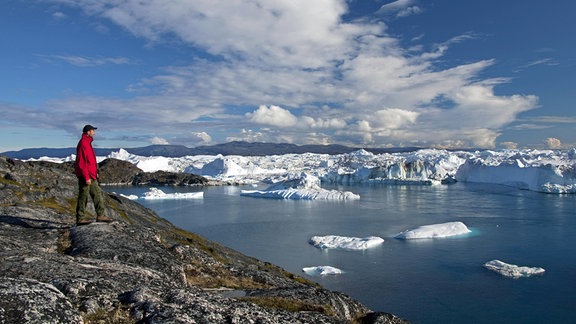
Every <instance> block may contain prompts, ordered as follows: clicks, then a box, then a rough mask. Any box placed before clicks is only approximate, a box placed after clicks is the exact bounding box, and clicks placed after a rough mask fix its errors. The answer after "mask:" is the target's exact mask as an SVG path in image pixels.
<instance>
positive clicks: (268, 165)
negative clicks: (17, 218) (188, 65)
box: [42, 148, 576, 193]
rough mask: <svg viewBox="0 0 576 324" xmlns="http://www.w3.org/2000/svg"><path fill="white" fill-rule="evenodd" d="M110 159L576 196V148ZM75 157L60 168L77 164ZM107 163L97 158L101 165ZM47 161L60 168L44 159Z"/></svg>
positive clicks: (238, 176) (258, 174)
mask: <svg viewBox="0 0 576 324" xmlns="http://www.w3.org/2000/svg"><path fill="white" fill-rule="evenodd" d="M107 157H110V158H117V159H120V160H125V161H129V162H131V163H133V164H134V165H136V166H138V167H139V168H140V169H142V170H143V171H146V172H153V171H159V170H161V171H170V172H188V173H194V174H198V175H202V176H205V177H208V178H211V179H215V180H224V181H233V182H236V183H254V182H258V181H271V182H278V181H280V180H282V179H285V178H286V175H289V174H299V173H301V172H306V173H309V174H314V175H315V176H317V177H318V178H319V179H320V180H321V181H322V182H323V183H336V184H352V183H386V184H439V183H451V182H454V181H461V182H480V183H492V184H501V185H507V186H513V187H516V188H520V189H527V190H534V191H540V192H546V193H576V148H573V149H571V150H567V151H566V150H564V151H562V150H500V151H491V150H484V151H474V152H469V151H447V150H437V149H425V150H418V151H414V152H403V153H392V154H390V153H383V154H373V153H370V152H368V151H366V150H358V151H355V152H351V153H346V154H334V155H329V154H314V153H305V154H284V155H269V156H236V155H228V156H223V155H195V156H185V157H178V158H169V157H162V156H149V157H143V156H137V155H134V154H130V153H128V152H127V151H125V150H123V149H121V150H119V151H118V152H113V153H111V154H110V155H108V156H107ZM73 158H74V157H73V156H71V157H68V158H65V159H61V160H60V162H65V161H70V160H73ZM104 158H106V157H98V161H101V160H103V159H104ZM42 160H49V161H53V162H56V161H55V159H53V158H49V157H43V158H42Z"/></svg>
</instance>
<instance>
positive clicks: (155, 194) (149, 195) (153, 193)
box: [141, 188, 204, 200]
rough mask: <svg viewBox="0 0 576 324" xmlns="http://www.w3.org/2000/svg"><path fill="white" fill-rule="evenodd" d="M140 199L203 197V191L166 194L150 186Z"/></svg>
mask: <svg viewBox="0 0 576 324" xmlns="http://www.w3.org/2000/svg"><path fill="white" fill-rule="evenodd" d="M141 198H142V199H148V200H154V199H202V198H204V192H203V191H200V192H186V193H179V192H176V193H171V194H167V193H165V192H164V191H162V190H160V189H158V188H150V191H148V192H145V193H144V196H142V197H141Z"/></svg>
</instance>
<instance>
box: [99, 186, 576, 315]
mask: <svg viewBox="0 0 576 324" xmlns="http://www.w3.org/2000/svg"><path fill="white" fill-rule="evenodd" d="M330 188H331V189H334V188H335V189H339V190H348V191H352V192H354V193H357V194H360V196H361V199H360V200H358V201H336V202H328V201H290V200H271V199H258V198H250V197H241V196H240V195H239V194H240V190H241V189H243V188H242V187H209V188H204V189H197V188H196V189H195V188H171V187H163V188H161V189H162V190H163V191H165V192H166V193H169V192H175V191H179V192H182V191H198V190H203V191H204V199H199V200H163V201H146V200H139V202H140V203H142V204H143V205H145V206H146V207H149V208H151V209H153V210H155V211H156V212H157V213H158V214H159V215H160V216H162V217H164V218H166V219H168V220H169V221H171V222H172V223H173V224H175V225H176V226H179V227H182V228H184V229H186V230H189V231H193V232H196V233H198V234H201V235H203V236H204V237H206V238H208V239H210V240H213V241H216V242H219V243H222V244H224V245H226V246H229V247H231V248H233V249H236V250H238V251H240V252H242V253H244V254H247V255H250V256H253V257H256V258H258V259H260V260H263V261H268V262H272V263H274V264H277V265H279V266H281V267H283V268H285V269H286V270H288V271H291V272H294V273H297V274H300V275H302V276H304V277H307V278H309V279H311V280H314V281H317V282H319V283H320V284H322V285H323V286H324V287H326V288H328V289H331V290H337V291H341V292H344V293H346V294H347V295H349V296H351V297H353V298H355V299H357V300H359V301H361V302H362V303H364V304H365V305H367V306H368V307H370V308H371V309H373V310H378V311H386V312H390V313H394V314H397V315H399V316H401V317H403V318H406V319H408V320H410V321H412V322H413V323H567V322H573V321H574V318H576V196H575V195H550V194H542V193H536V192H531V191H523V190H517V189H514V188H509V187H505V186H495V185H476V184H462V183H457V184H454V185H442V186H391V185H355V186H344V187H330ZM244 189H246V188H244ZM250 189H253V188H250ZM105 190H107V191H116V192H118V193H124V194H132V193H134V194H137V195H141V194H142V193H143V192H145V191H147V188H133V187H124V188H117V187H107V188H105ZM448 221H462V222H464V223H465V224H466V225H467V226H468V227H469V228H470V229H471V230H472V233H471V234H469V235H465V236H461V237H454V238H444V239H429V240H412V241H403V240H398V239H394V238H393V236H394V235H395V234H397V233H399V232H401V231H403V230H405V229H410V228H414V227H418V226H421V225H429V224H437V223H443V222H448ZM332 234H334V235H342V236H350V237H365V236H370V235H375V236H380V237H382V238H384V240H385V242H384V244H382V245H381V246H379V247H376V248H373V249H370V250H366V251H340V250H319V249H317V248H315V247H313V246H312V245H310V244H309V243H308V240H309V238H310V237H311V236H314V235H332ZM493 259H499V260H501V261H504V262H507V263H511V264H516V265H522V266H534V267H542V268H544V269H546V273H545V274H544V275H541V276H533V277H529V278H519V279H509V278H505V277H502V276H501V275H499V274H496V273H494V272H491V271H489V270H487V269H484V268H483V267H482V265H483V264H484V263H485V262H487V261H490V260H493ZM321 265H329V266H333V267H337V268H339V269H342V270H343V271H344V272H345V273H344V274H342V275H336V276H327V277H311V276H308V275H306V274H304V273H303V272H302V268H303V267H309V266H321Z"/></svg>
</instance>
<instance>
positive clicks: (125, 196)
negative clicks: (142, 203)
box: [120, 194, 138, 200]
mask: <svg viewBox="0 0 576 324" xmlns="http://www.w3.org/2000/svg"><path fill="white" fill-rule="evenodd" d="M120 196H121V197H124V198H127V199H130V200H136V199H138V196H136V195H125V194H120Z"/></svg>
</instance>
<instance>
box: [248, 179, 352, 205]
mask: <svg viewBox="0 0 576 324" xmlns="http://www.w3.org/2000/svg"><path fill="white" fill-rule="evenodd" d="M240 195H242V196H248V197H256V198H273V199H294V200H313V199H318V200H353V199H360V195H357V194H355V193H352V192H350V191H338V190H327V189H323V188H321V187H320V179H319V178H318V177H316V176H313V175H311V174H307V173H305V172H302V173H301V174H299V175H297V176H295V177H292V178H289V179H287V180H285V181H282V182H278V183H275V184H272V185H271V186H269V187H268V188H266V190H242V192H241V194H240Z"/></svg>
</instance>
